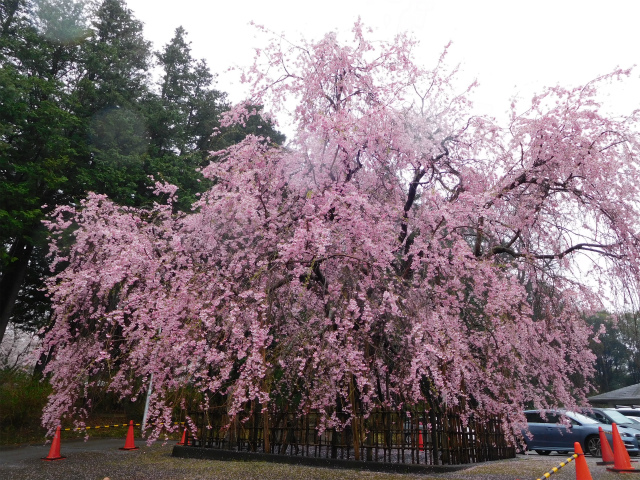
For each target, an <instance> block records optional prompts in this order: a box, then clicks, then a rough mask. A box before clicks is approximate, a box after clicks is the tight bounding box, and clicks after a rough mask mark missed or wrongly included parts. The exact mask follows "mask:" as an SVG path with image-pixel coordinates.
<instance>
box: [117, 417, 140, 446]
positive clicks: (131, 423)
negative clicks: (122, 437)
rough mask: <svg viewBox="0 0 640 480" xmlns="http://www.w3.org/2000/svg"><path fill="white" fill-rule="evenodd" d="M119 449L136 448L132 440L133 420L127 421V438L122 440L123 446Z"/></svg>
mask: <svg viewBox="0 0 640 480" xmlns="http://www.w3.org/2000/svg"><path fill="white" fill-rule="evenodd" d="M120 450H138V447H136V445H135V443H134V441H133V420H131V421H130V422H129V431H128V432H127V440H126V441H125V442H124V447H122V448H120Z"/></svg>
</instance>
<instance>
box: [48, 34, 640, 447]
mask: <svg viewBox="0 0 640 480" xmlns="http://www.w3.org/2000/svg"><path fill="white" fill-rule="evenodd" d="M353 36H354V37H353V41H352V42H348V43H341V42H340V41H339V40H338V39H337V37H336V35H334V34H329V35H327V36H325V37H324V38H323V39H321V40H320V41H318V42H315V43H307V44H302V45H296V46H290V44H289V43H287V42H284V41H282V39H278V40H277V41H274V42H273V43H272V44H270V45H269V46H268V47H266V48H265V49H263V50H261V51H259V52H258V56H257V59H256V63H255V65H254V66H253V68H251V69H249V70H248V71H247V72H245V75H244V80H245V81H246V82H247V83H248V84H249V85H250V86H251V88H252V96H251V98H250V99H249V101H248V102H247V103H246V104H243V105H239V106H237V107H236V108H234V109H232V110H231V111H230V112H228V114H227V115H226V117H225V122H226V125H232V124H234V123H239V124H243V122H246V119H247V117H248V116H249V115H250V114H252V113H254V109H253V107H251V105H266V106H268V108H269V109H270V110H271V112H273V113H274V114H276V115H283V114H285V113H286V111H287V110H288V109H291V106H292V105H293V111H292V112H291V113H292V115H293V118H294V119H295V121H296V135H295V138H293V140H292V142H291V143H290V145H288V147H287V148H281V147H279V146H277V145H275V144H274V143H273V142H272V141H271V139H270V138H268V137H267V136H260V135H249V136H247V137H246V138H245V139H244V140H243V141H241V142H240V143H239V144H237V145H233V146H230V147H228V148H226V149H225V150H223V151H220V152H217V155H218V158H219V159H220V160H219V161H217V162H213V163H211V164H210V165H209V166H207V167H206V168H204V169H203V174H204V175H205V177H207V178H208V179H210V180H211V182H212V186H211V188H210V189H209V190H207V191H206V192H205V193H203V194H202V196H201V198H200V199H199V200H198V201H197V202H196V203H195V204H194V205H193V210H192V212H191V213H188V214H187V213H180V214H176V213H175V210H174V209H173V207H172V205H173V203H174V202H175V201H176V196H177V195H179V193H180V192H179V190H177V189H176V187H174V186H172V185H170V184H166V183H162V182H158V183H157V184H156V192H157V193H158V194H159V195H161V198H162V201H159V202H158V203H157V204H156V205H155V207H154V208H153V209H151V210H141V209H136V208H133V207H120V206H118V205H116V204H114V203H113V202H112V201H110V200H109V199H108V198H106V197H105V196H102V195H97V194H93V195H90V196H89V197H88V198H87V199H86V200H85V201H83V203H82V205H81V206H80V207H79V208H77V209H75V208H72V207H68V206H65V207H62V208H59V209H58V210H57V211H56V212H55V214H54V216H53V217H52V219H51V222H50V223H49V228H50V229H51V231H52V232H53V233H54V235H55V236H57V237H59V238H64V234H65V233H66V232H67V231H68V229H69V228H71V227H73V229H74V230H73V236H74V238H75V243H74V244H73V246H72V247H71V249H70V251H66V250H64V249H60V250H57V251H54V255H55V256H56V261H57V262H61V261H64V262H68V267H67V268H66V269H65V270H63V271H62V273H60V274H59V275H57V276H56V277H55V278H54V279H53V280H52V281H51V282H50V284H49V289H50V294H51V296H52V299H53V303H54V305H55V311H54V316H55V326H54V328H53V329H52V330H51V332H50V333H49V334H48V336H47V338H46V345H45V347H46V348H47V349H51V350H52V351H54V352H55V354H54V355H55V356H54V359H53V360H52V362H51V363H50V364H49V366H48V371H49V373H50V374H51V380H52V384H53V387H54V394H53V395H52V397H51V399H50V402H49V405H48V407H47V408H46V410H45V415H44V422H45V424H46V425H47V426H48V427H49V428H54V427H55V426H56V425H58V422H59V417H60V415H62V414H69V415H71V416H72V417H73V418H77V415H78V414H79V413H82V412H80V411H78V410H77V409H76V407H77V403H76V400H77V399H78V398H79V396H81V395H83V389H84V388H85V387H86V386H91V385H92V384H93V383H94V382H96V379H98V378H99V379H100V380H101V381H102V382H104V381H106V382H107V384H108V388H109V389H111V390H113V391H116V392H120V394H121V395H122V396H123V397H124V398H140V397H141V395H142V394H143V393H144V392H146V389H147V387H148V385H149V381H150V378H151V377H152V376H153V385H152V395H151V405H152V408H151V414H152V417H154V418H156V419H157V420H159V421H163V420H165V421H166V420H168V419H169V417H170V415H171V411H172V410H171V409H172V406H173V405H172V400H170V399H172V398H173V397H172V396H171V395H170V394H171V392H175V391H176V390H177V389H179V388H181V387H183V386H185V385H189V386H190V387H192V388H194V389H195V390H196V391H199V392H201V393H202V394H203V396H202V398H203V403H204V405H205V406H206V404H207V402H208V401H209V399H211V398H213V397H214V396H216V395H225V396H226V397H227V402H228V403H227V405H228V408H229V412H230V413H231V414H232V415H233V414H236V413H238V412H240V411H241V410H242V409H243V408H244V407H245V406H246V405H247V404H248V402H250V401H257V402H259V404H260V405H261V406H262V408H263V409H268V408H269V407H270V405H273V404H274V402H278V401H280V400H282V399H284V400H286V401H291V402H293V404H294V405H293V407H295V408H297V409H298V411H300V412H306V411H308V410H309V409H317V410H318V411H320V412H321V413H322V414H323V415H324V425H325V426H327V427H330V426H340V425H339V420H338V417H336V416H335V412H336V408H337V407H338V406H340V408H341V409H342V411H343V412H351V413H352V414H355V413H356V412H357V413H358V414H366V413H367V412H368V411H370V410H371V409H373V408H376V407H400V406H403V405H408V404H414V405H417V404H422V405H426V406H428V407H429V406H430V407H434V406H444V405H450V406H452V405H459V406H460V407H461V408H462V409H463V410H464V411H465V412H466V415H471V414H473V413H478V414H498V415H501V417H502V418H503V419H504V421H505V422H506V423H508V424H509V425H510V426H515V427H517V426H518V424H519V423H520V422H522V421H523V418H522V413H521V411H522V408H523V405H524V404H525V403H531V404H533V405H535V406H536V407H552V406H557V405H564V406H568V407H570V406H572V405H575V402H576V400H578V401H579V400H583V399H584V395H585V394H586V392H587V389H588V379H589V377H590V376H591V375H592V373H593V366H592V365H593V361H594V356H593V354H592V353H591V351H590V350H589V349H588V344H589V340H590V339H591V338H592V337H593V335H594V333H593V332H592V330H591V329H590V328H589V326H588V325H587V324H586V323H585V321H584V318H583V315H582V313H583V312H584V311H588V310H590V309H595V308H600V307H601V298H602V295H603V294H604V293H606V292H614V293H620V294H621V295H622V294H624V290H617V289H618V288H621V287H626V288H627V290H626V292H627V293H626V295H627V297H626V298H628V299H629V300H633V298H631V297H630V296H629V295H631V294H630V293H629V292H633V295H635V287H636V282H637V279H638V274H639V267H640V265H639V261H640V256H639V254H640V249H639V247H640V245H639V243H638V232H639V225H638V219H639V218H640V215H639V214H640V211H639V208H638V205H637V198H638V185H640V181H639V180H640V179H639V178H638V162H637V158H638V157H637V156H638V136H637V133H636V132H637V121H638V117H637V114H634V115H632V116H630V117H628V118H623V119H612V118H608V117H605V116H603V115H602V114H601V113H600V110H599V105H598V104H597V103H596V102H595V100H594V98H595V95H596V93H597V89H598V85H599V84H600V83H601V82H605V81H609V80H612V79H615V78H616V77H618V76H622V75H625V74H626V73H627V72H623V71H616V72H613V73H612V74H611V75H607V76H604V77H602V78H600V79H598V80H597V81H595V82H592V83H590V84H588V85H585V86H583V87H581V88H577V89H570V90H567V89H563V88H560V87H557V88H552V89H549V90H546V91H545V92H543V93H542V94H541V95H539V96H536V97H535V98H534V99H533V101H532V104H531V106H530V107H528V108H522V107H520V106H518V105H515V104H514V105H512V114H511V119H510V122H509V124H508V125H507V126H506V127H501V126H499V125H497V124H496V123H495V122H494V121H492V120H491V119H488V118H483V117H477V116H472V115H471V114H470V113H469V100H468V98H469V92H468V91H467V92H461V93H456V91H455V89H454V88H453V87H452V78H453V75H454V74H455V71H452V70H450V69H448V68H447V67H446V62H445V60H446V50H445V53H444V54H443V55H442V57H441V59H440V61H439V62H438V64H437V66H436V67H435V68H434V69H425V68H422V67H420V66H419V65H417V64H416V63H415V62H414V59H413V58H412V56H411V51H412V48H413V47H414V43H413V40H412V39H411V38H409V37H407V36H399V37H398V38H397V39H396V40H395V41H393V42H390V43H380V42H376V43H373V42H371V41H369V40H368V38H367V35H366V33H364V32H363V27H362V25H360V24H359V23H358V24H356V25H355V27H354V30H353ZM585 269H588V276H585V275H584V272H585ZM580 271H582V273H583V274H582V275H579V273H580ZM585 278H586V280H585ZM594 280H595V281H594ZM597 281H600V282H602V283H597ZM620 298H622V297H620ZM348 421H349V420H347V422H348ZM158 433H159V432H157V431H156V432H154V435H157V434H158Z"/></svg>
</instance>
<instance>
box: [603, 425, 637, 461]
mask: <svg viewBox="0 0 640 480" xmlns="http://www.w3.org/2000/svg"><path fill="white" fill-rule="evenodd" d="M611 427H612V428H613V467H607V470H609V471H611V472H640V470H636V469H635V468H633V467H632V466H631V459H630V458H629V453H627V448H626V447H625V446H624V442H623V441H622V437H620V432H618V426H617V425H616V424H615V423H612V424H611Z"/></svg>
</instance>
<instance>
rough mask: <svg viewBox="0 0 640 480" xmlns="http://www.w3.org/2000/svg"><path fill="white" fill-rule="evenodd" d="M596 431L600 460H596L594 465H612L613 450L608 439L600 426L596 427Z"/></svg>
mask: <svg viewBox="0 0 640 480" xmlns="http://www.w3.org/2000/svg"><path fill="white" fill-rule="evenodd" d="M598 432H599V434H600V451H601V452H602V461H601V462H596V465H613V464H614V458H613V450H611V445H609V441H608V440H607V437H606V435H605V434H604V430H602V427H598Z"/></svg>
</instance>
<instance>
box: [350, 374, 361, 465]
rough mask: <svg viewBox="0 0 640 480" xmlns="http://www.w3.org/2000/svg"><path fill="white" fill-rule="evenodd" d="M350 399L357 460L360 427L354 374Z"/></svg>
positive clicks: (358, 458) (351, 380)
mask: <svg viewBox="0 0 640 480" xmlns="http://www.w3.org/2000/svg"><path fill="white" fill-rule="evenodd" d="M349 400H350V401H351V412H352V413H351V431H352V432H353V454H354V456H355V459H356V461H357V462H358V461H360V428H359V423H360V422H359V420H358V411H357V409H356V390H355V385H354V383H353V375H352V376H351V378H350V379H349Z"/></svg>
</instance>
